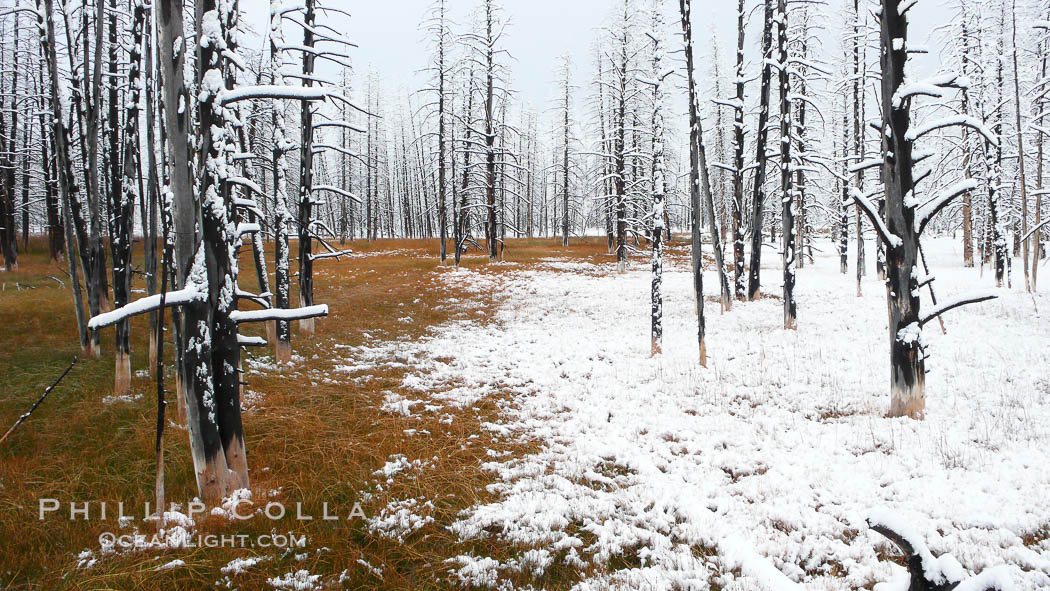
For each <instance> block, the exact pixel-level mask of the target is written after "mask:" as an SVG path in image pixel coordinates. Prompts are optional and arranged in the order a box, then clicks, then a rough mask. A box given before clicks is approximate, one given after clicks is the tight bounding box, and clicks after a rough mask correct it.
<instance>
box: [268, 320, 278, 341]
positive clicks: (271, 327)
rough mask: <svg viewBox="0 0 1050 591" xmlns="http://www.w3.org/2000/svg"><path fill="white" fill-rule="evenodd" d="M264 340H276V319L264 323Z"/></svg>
mask: <svg viewBox="0 0 1050 591" xmlns="http://www.w3.org/2000/svg"><path fill="white" fill-rule="evenodd" d="M266 342H267V343H276V342H277V321H276V320H274V321H272V322H267V323H266Z"/></svg>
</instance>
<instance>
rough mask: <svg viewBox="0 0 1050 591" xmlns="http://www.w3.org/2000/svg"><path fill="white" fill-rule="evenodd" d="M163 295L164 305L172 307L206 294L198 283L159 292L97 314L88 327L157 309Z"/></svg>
mask: <svg viewBox="0 0 1050 591" xmlns="http://www.w3.org/2000/svg"><path fill="white" fill-rule="evenodd" d="M161 296H164V298H163V301H164V307H165V308H170V307H172V306H181V305H183V304H189V303H192V302H203V301H204V299H205V297H206V294H205V293H204V292H202V291H201V290H200V289H198V287H197V286H196V285H191V286H189V287H184V288H182V289H178V290H175V291H169V292H168V293H166V294H159V293H158V294H155V295H151V296H147V297H144V298H141V299H138V300H135V301H134V302H131V303H129V304H126V305H124V306H121V307H119V308H117V309H116V310H111V311H109V312H105V313H103V314H99V315H98V316H95V317H94V318H92V319H91V320H89V321H88V328H89V329H91V330H98V329H100V328H105V327H107V326H112V325H114V324H116V323H118V322H120V321H121V320H125V319H127V318H131V317H132V316H137V315H139V314H144V313H146V312H152V311H153V310H157V309H159V308H160V307H161Z"/></svg>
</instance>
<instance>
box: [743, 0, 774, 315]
mask: <svg viewBox="0 0 1050 591" xmlns="http://www.w3.org/2000/svg"><path fill="white" fill-rule="evenodd" d="M764 4H765V18H764V19H763V20H764V24H763V26H762V75H761V82H760V84H761V90H760V91H759V92H760V94H759V99H758V105H759V107H758V108H759V111H758V140H757V142H756V150H755V180H754V183H755V187H754V197H753V199H752V204H751V268H750V270H749V273H748V284H747V298H748V299H749V300H754V299H755V298H757V297H758V290H759V289H760V285H761V270H760V268H761V266H762V215H763V208H764V206H765V201H766V186H765V185H766V138H767V137H768V135H769V130H768V129H767V126H768V124H769V93H770V79H771V78H772V71H771V70H770V67H769V62H770V61H772V59H773V53H772V52H773V0H764Z"/></svg>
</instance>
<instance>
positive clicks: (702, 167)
mask: <svg viewBox="0 0 1050 591" xmlns="http://www.w3.org/2000/svg"><path fill="white" fill-rule="evenodd" d="M678 6H679V10H680V12H681V17H682V37H683V42H684V44H685V68H686V79H687V82H688V87H689V200H690V203H691V205H692V208H691V209H692V219H691V227H692V240H693V242H692V273H693V297H695V298H696V320H697V342H698V345H699V347H700V365H702V366H704V367H707V343H706V340H705V337H706V335H705V332H706V322H705V320H704V269H703V250H702V248H701V237H700V228H701V221H700V210H701V203H702V201H701V195H700V191H701V177H702V178H703V181H704V182H703V188H704V190H707V191H710V189H711V186H710V181H709V180H708V178H707V163H706V162H705V161H704V153H703V150H704V144H703V136H702V135H701V134H702V131H701V128H700V105H699V101H700V98H699V96H698V92H697V88H696V80H695V79H694V77H693V72H694V70H693V26H692V21H691V12H692V6H691V2H690V0H679V5H678Z"/></svg>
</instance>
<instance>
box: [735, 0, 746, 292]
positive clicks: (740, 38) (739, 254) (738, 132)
mask: <svg viewBox="0 0 1050 591" xmlns="http://www.w3.org/2000/svg"><path fill="white" fill-rule="evenodd" d="M745 17H746V13H745V12H744V0H738V2H737V33H736V100H735V103H734V105H733V127H734V129H733V216H732V220H733V285H734V291H735V293H736V298H737V299H738V300H743V299H744V297H745V293H746V292H745V285H744V230H743V227H742V226H743V216H744V31H745V24H746V23H745Z"/></svg>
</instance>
